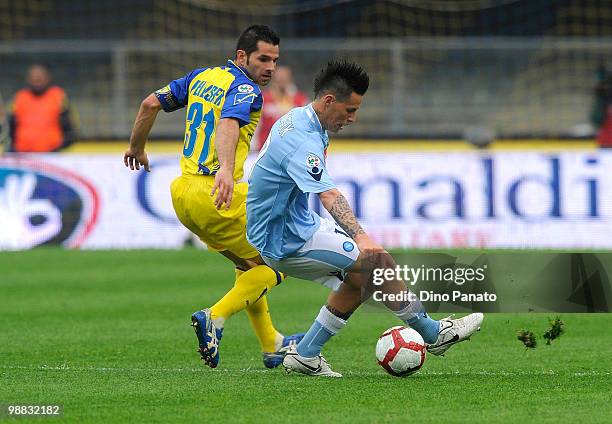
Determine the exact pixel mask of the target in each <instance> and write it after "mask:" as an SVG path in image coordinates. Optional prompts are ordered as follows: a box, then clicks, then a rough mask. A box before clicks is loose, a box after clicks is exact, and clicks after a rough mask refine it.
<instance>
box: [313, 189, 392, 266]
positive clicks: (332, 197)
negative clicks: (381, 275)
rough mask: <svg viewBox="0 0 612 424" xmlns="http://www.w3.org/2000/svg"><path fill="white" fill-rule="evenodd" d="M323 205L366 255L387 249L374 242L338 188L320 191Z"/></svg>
mask: <svg viewBox="0 0 612 424" xmlns="http://www.w3.org/2000/svg"><path fill="white" fill-rule="evenodd" d="M319 199H320V200H321V203H322V204H323V207H324V208H325V209H327V211H328V212H329V214H330V215H331V216H332V217H333V218H334V220H335V221H336V223H337V224H338V225H339V226H340V227H341V228H342V229H343V230H344V231H346V233H347V234H348V235H349V236H350V237H351V238H352V239H353V240H355V242H356V243H357V246H359V250H360V251H361V253H363V254H364V255H366V256H370V255H375V254H378V253H383V252H385V250H384V249H383V248H382V246H380V245H379V244H378V243H376V242H374V240H372V239H371V238H370V237H369V236H368V235H367V234H366V233H365V231H364V230H363V228H361V225H359V222H358V221H357V218H356V217H355V214H354V213H353V210H352V209H351V206H350V205H349V203H348V201H347V200H346V198H345V197H344V196H343V195H342V193H340V191H338V190H337V189H335V188H334V189H331V190H327V191H324V192H323V193H319Z"/></svg>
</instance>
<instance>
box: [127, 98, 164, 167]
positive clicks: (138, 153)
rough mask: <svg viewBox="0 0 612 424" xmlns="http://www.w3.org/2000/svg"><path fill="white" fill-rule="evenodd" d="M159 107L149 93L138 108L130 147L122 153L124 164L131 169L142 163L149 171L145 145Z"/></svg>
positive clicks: (160, 107)
mask: <svg viewBox="0 0 612 424" xmlns="http://www.w3.org/2000/svg"><path fill="white" fill-rule="evenodd" d="M161 109H162V105H161V103H160V102H159V100H157V97H155V95H154V94H149V96H148V97H147V98H146V99H144V100H143V101H142V103H141V104H140V109H139V110H138V114H137V115H136V120H135V121H134V127H133V128H132V134H131V135H130V147H129V148H128V149H127V150H126V152H125V154H124V155H123V162H124V163H125V166H127V167H129V168H130V169H131V170H134V169H137V170H139V169H140V166H141V165H142V166H143V167H144V169H145V170H146V171H147V172H150V171H151V168H150V167H149V158H148V157H147V153H146V152H145V145H146V143H147V139H148V138H149V133H150V132H151V128H152V127H153V124H154V123H155V119H156V118H157V114H158V113H159V111H160V110H161Z"/></svg>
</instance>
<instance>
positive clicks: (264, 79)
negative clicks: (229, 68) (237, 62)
mask: <svg viewBox="0 0 612 424" xmlns="http://www.w3.org/2000/svg"><path fill="white" fill-rule="evenodd" d="M245 56H246V55H245ZM278 56H279V49H278V46H274V45H272V44H270V43H266V42H265V41H258V42H257V50H255V51H254V52H253V53H251V54H250V55H249V56H248V57H246V63H245V66H244V67H245V68H246V70H247V72H248V73H249V75H250V76H251V78H252V79H253V81H255V82H256V83H257V84H258V85H262V86H265V85H268V84H269V83H270V80H271V79H272V74H274V70H275V69H276V62H277V61H278Z"/></svg>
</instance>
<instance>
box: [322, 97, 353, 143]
mask: <svg viewBox="0 0 612 424" xmlns="http://www.w3.org/2000/svg"><path fill="white" fill-rule="evenodd" d="M327 96H330V97H329V99H325V108H324V112H323V116H322V121H324V122H323V124H324V126H325V129H326V130H327V131H330V132H332V133H337V132H338V131H340V130H341V129H342V128H344V127H346V126H347V125H349V124H352V123H353V122H355V121H356V120H357V111H358V110H359V107H360V106H361V99H362V97H363V96H360V95H359V94H357V93H355V92H353V93H351V95H350V96H349V97H348V99H346V100H345V101H340V100H338V99H337V98H336V97H335V96H334V95H332V94H328V95H327Z"/></svg>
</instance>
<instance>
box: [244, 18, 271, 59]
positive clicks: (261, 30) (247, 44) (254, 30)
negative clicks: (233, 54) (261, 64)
mask: <svg viewBox="0 0 612 424" xmlns="http://www.w3.org/2000/svg"><path fill="white" fill-rule="evenodd" d="M258 41H264V42H266V43H269V44H272V45H273V46H278V45H279V43H280V38H279V37H278V35H276V33H275V32H274V31H273V30H272V29H271V28H270V27H268V26H265V25H251V26H250V27H248V28H247V29H245V30H244V31H243V32H242V34H240V38H238V43H236V50H244V51H245V52H246V54H247V56H248V55H250V54H251V53H253V52H254V51H255V50H257V42H258Z"/></svg>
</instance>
